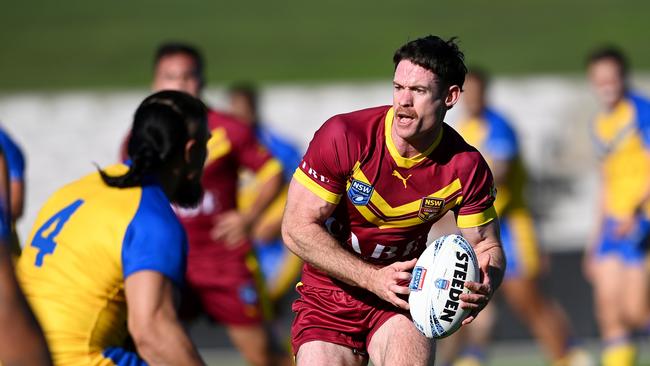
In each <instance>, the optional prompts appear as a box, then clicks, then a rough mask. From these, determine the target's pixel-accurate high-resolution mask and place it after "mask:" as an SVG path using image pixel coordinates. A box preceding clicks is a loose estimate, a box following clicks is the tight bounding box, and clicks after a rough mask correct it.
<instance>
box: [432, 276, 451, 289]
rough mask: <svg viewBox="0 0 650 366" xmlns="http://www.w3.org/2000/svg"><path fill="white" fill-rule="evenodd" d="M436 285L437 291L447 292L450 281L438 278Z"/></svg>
mask: <svg viewBox="0 0 650 366" xmlns="http://www.w3.org/2000/svg"><path fill="white" fill-rule="evenodd" d="M435 285H436V288H437V289H440V290H447V289H448V288H449V280H446V279H444V278H438V279H437V280H436V281H435Z"/></svg>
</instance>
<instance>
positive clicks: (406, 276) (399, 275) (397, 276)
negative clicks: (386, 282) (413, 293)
mask: <svg viewBox="0 0 650 366" xmlns="http://www.w3.org/2000/svg"><path fill="white" fill-rule="evenodd" d="M393 279H394V280H403V281H404V280H405V281H410V280H411V273H410V272H393Z"/></svg>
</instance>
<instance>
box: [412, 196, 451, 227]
mask: <svg viewBox="0 0 650 366" xmlns="http://www.w3.org/2000/svg"><path fill="white" fill-rule="evenodd" d="M444 207H445V200H443V199H442V198H435V197H424V198H423V199H422V202H421V203H420V211H418V217H419V218H421V219H422V220H423V221H429V220H431V219H433V218H434V217H436V216H438V215H439V214H440V213H441V212H442V209H443V208H444Z"/></svg>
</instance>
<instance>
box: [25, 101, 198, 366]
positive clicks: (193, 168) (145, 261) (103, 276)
mask: <svg viewBox="0 0 650 366" xmlns="http://www.w3.org/2000/svg"><path fill="white" fill-rule="evenodd" d="M207 139H208V130H207V119H206V108H205V106H204V105H203V103H202V102H201V101H200V100H198V99H196V98H193V97H192V96H190V95H188V94H185V93H181V92H177V91H163V92H159V93H156V94H153V95H151V96H149V97H147V98H146V99H145V100H144V101H143V102H142V104H140V106H139V107H138V109H137V110H136V112H135V117H134V120H133V126H132V131H131V136H130V138H129V141H128V156H129V160H130V163H129V165H128V166H126V165H122V164H119V165H115V166H110V167H108V168H106V169H104V170H99V171H98V172H94V173H92V174H90V175H87V176H85V177H83V178H81V179H79V180H77V181H74V182H72V183H70V184H68V185H66V186H64V187H63V188H61V189H59V190H58V191H57V192H55V193H54V194H53V195H52V196H51V197H50V198H49V199H48V200H47V202H46V203H45V205H44V206H43V207H42V209H41V211H40V212H39V214H38V216H37V218H36V221H35V223H34V226H33V228H32V232H31V234H30V237H29V240H28V242H27V243H28V245H26V246H25V249H24V251H23V254H22V256H21V258H20V260H19V262H18V277H19V279H20V282H21V285H22V286H23V288H24V290H25V294H26V295H27V298H28V300H29V302H30V304H31V305H32V306H33V308H34V312H35V313H36V315H37V318H38V319H39V321H40V323H41V325H42V326H43V329H44V331H45V336H46V338H47V340H48V343H49V345H50V348H51V351H52V355H53V358H54V362H55V363H56V364H59V365H131V366H137V365H146V364H166V365H200V364H203V362H202V361H201V359H200V356H199V354H198V352H197V350H196V348H195V347H194V345H193V344H192V343H191V341H190V339H189V337H188V335H187V334H186V333H185V331H184V329H183V327H182V325H181V323H180V321H179V320H178V318H177V312H176V308H175V305H174V296H175V295H177V293H176V292H177V290H178V289H179V288H180V287H181V286H182V285H183V277H184V274H185V262H186V256H187V239H186V236H185V232H184V231H183V227H182V225H181V224H180V222H179V221H178V218H177V217H176V215H175V214H174V212H173V210H172V208H171V205H170V202H173V203H175V204H177V205H180V206H186V207H191V206H195V205H197V204H198V203H199V202H200V198H201V175H202V170H203V163H204V161H205V157H206V154H207V151H206V142H207ZM129 334H130V336H131V337H132V339H133V342H134V344H135V347H136V351H137V353H136V352H133V351H132V350H130V349H128V348H126V347H125V344H126V339H127V336H128V335H129ZM145 362H146V363H145Z"/></svg>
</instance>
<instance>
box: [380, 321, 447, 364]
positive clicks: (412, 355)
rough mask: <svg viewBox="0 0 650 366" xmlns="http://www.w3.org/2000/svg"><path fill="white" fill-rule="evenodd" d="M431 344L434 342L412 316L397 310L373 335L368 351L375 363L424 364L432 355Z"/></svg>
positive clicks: (433, 350)
mask: <svg viewBox="0 0 650 366" xmlns="http://www.w3.org/2000/svg"><path fill="white" fill-rule="evenodd" d="M434 347H435V343H434V342H433V341H432V340H430V339H427V338H426V337H425V336H423V335H422V334H421V333H420V332H418V331H417V329H415V326H414V325H413V322H412V321H411V319H409V318H408V317H406V316H405V315H402V314H397V315H394V316H392V317H390V318H389V319H388V320H386V322H384V324H382V325H381V326H380V327H379V329H377V331H376V332H375V333H374V334H373V335H372V338H371V339H370V342H369V345H368V354H369V356H370V360H371V361H372V363H373V364H374V365H376V366H391V365H413V366H415V365H427V364H428V362H429V360H430V359H433V358H434V353H435V348H434Z"/></svg>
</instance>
